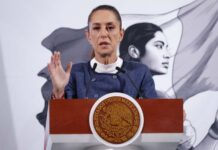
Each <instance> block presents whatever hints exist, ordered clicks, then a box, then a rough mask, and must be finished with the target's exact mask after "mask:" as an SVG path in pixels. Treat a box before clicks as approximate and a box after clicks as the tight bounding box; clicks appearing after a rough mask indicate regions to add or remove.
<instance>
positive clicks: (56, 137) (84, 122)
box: [45, 99, 183, 150]
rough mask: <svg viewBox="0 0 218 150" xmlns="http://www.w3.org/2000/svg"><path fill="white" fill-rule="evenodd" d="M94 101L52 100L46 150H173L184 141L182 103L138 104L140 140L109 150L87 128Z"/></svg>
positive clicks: (180, 101)
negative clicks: (141, 123)
mask: <svg viewBox="0 0 218 150" xmlns="http://www.w3.org/2000/svg"><path fill="white" fill-rule="evenodd" d="M95 101H96V100H94V99H72V100H66V99H63V100H51V101H50V102H49V109H48V115H47V124H46V135H45V150H60V149H61V150H98V149H102V150H106V149H107V150H121V149H125V150H128V149H131V150H134V149H135V150H139V149H144V150H147V149H148V150H159V149H160V150H175V149H176V147H177V145H178V142H179V140H181V139H182V137H183V100H182V99H144V100H141V99H140V100H137V102H138V103H139V105H140V106H141V108H142V110H143V114H144V127H143V129H142V133H141V135H140V137H139V138H138V139H137V140H136V141H134V142H133V143H132V144H131V145H129V146H127V147H121V148H109V147H106V146H104V145H103V144H102V143H100V142H98V141H97V140H96V139H95V137H94V136H93V135H92V132H91V130H90V127H89V112H90V110H91V107H92V106H93V104H94V103H95Z"/></svg>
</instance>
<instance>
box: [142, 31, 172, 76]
mask: <svg viewBox="0 0 218 150" xmlns="http://www.w3.org/2000/svg"><path fill="white" fill-rule="evenodd" d="M154 35H155V36H154V38H152V39H151V40H149V41H148V42H147V43H146V45H145V55H144V56H143V57H141V58H140V61H141V62H142V63H143V64H146V65H147V66H148V68H149V69H150V70H151V71H152V72H154V73H157V74H165V73H167V70H168V67H169V58H170V57H169V52H168V42H167V40H166V37H165V35H164V34H163V33H162V32H161V31H157V32H156V33H155V34H154Z"/></svg>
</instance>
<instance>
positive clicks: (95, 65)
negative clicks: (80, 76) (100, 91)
mask: <svg viewBox="0 0 218 150" xmlns="http://www.w3.org/2000/svg"><path fill="white" fill-rule="evenodd" d="M96 68H97V63H94V65H93V67H92V70H93V71H95V69H96ZM92 77H93V76H92V73H90V80H89V82H88V85H87V86H86V97H85V98H86V99H88V93H89V90H90V85H91V82H92Z"/></svg>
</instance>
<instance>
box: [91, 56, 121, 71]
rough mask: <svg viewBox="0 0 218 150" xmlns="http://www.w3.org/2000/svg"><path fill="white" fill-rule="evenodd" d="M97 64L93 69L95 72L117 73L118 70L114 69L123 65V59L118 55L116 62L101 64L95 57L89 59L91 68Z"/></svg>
mask: <svg viewBox="0 0 218 150" xmlns="http://www.w3.org/2000/svg"><path fill="white" fill-rule="evenodd" d="M95 63H96V64H97V67H96V69H95V72H97V73H111V74H114V73H117V72H118V70H117V69H116V67H120V68H121V66H122V65H123V59H122V58H120V57H118V58H117V60H116V62H114V63H112V64H107V65H105V64H102V63H100V62H98V61H97V60H96V59H95V58H93V59H92V60H91V61H90V65H91V67H92V68H93V66H94V64H95Z"/></svg>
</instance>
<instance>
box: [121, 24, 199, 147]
mask: <svg viewBox="0 0 218 150" xmlns="http://www.w3.org/2000/svg"><path fill="white" fill-rule="evenodd" d="M120 57H121V58H123V59H124V60H127V61H137V62H141V63H143V64H145V65H147V66H148V68H149V69H150V71H151V73H152V75H161V74H166V73H167V71H168V67H169V59H170V56H169V51H168V42H167V38H166V36H165V35H164V33H163V30H162V29H161V28H160V27H159V26H157V25H155V24H152V23H137V24H134V25H132V26H129V27H128V28H127V29H126V31H125V34H124V37H123V41H122V42H121V44H120ZM157 94H158V96H159V97H165V98H166V97H167V98H169V96H168V95H167V94H165V93H163V92H161V91H157ZM184 127H185V132H186V135H187V138H185V139H183V141H182V142H181V144H180V145H179V146H178V149H182V150H186V149H191V147H192V145H193V143H194V141H195V131H194V128H193V127H192V126H191V123H190V122H189V121H188V120H185V122H184Z"/></svg>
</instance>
